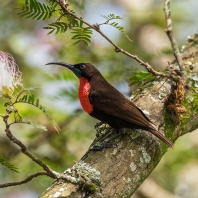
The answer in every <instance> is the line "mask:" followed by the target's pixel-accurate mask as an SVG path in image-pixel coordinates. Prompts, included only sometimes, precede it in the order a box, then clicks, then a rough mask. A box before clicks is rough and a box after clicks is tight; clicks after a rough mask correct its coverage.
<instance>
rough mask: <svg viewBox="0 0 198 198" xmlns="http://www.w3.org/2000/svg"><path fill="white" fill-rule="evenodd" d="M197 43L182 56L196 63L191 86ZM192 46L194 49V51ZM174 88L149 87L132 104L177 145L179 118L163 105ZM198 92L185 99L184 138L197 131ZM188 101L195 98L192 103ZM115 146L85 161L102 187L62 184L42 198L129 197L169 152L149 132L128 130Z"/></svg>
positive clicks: (165, 84)
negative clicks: (55, 196)
mask: <svg viewBox="0 0 198 198" xmlns="http://www.w3.org/2000/svg"><path fill="white" fill-rule="evenodd" d="M197 42H198V35H195V36H194V37H193V39H192V40H191V43H188V45H187V46H186V47H185V48H184V49H185V50H184V52H183V57H184V60H188V59H189V57H191V61H193V65H194V67H193V68H192V65H186V69H188V71H190V72H189V74H188V75H189V76H187V78H188V82H189V81H190V82H189V83H191V84H193V83H194V82H193V78H191V77H192V76H197V75H198V67H197V65H198V64H197V62H198V59H197V58H196V57H197V55H198V48H197V45H196V43H197ZM193 43H194V44H193ZM189 46H191V47H193V50H191V47H189ZM192 57H193V58H192ZM189 68H191V69H189ZM172 85H173V84H172V81H165V82H162V81H154V82H152V83H147V84H145V85H144V86H143V87H141V88H140V89H138V90H137V91H136V92H135V93H134V94H133V102H134V103H135V104H136V105H137V106H138V107H140V108H141V109H142V110H144V111H146V112H149V113H148V116H149V118H150V119H151V120H152V122H153V123H155V125H156V126H157V129H158V130H159V131H161V132H164V133H165V135H166V137H168V138H169V139H171V140H173V141H175V140H176V139H177V138H179V136H178V133H177V131H178V125H177V123H176V121H177V118H176V115H174V114H170V113H169V112H167V110H166V109H165V107H164V101H166V98H167V96H168V95H169V94H170V93H171V91H172V90H171V89H172ZM195 89H196V90H195ZM197 91H198V89H197V88H195V87H193V86H191V87H189V88H188V90H187V94H186V95H185V100H184V103H185V104H184V106H185V108H186V110H187V112H186V113H184V114H183V117H182V118H181V124H180V125H179V127H180V130H181V131H182V133H181V134H182V135H184V134H185V133H188V132H191V131H193V130H195V129H196V128H198V122H197V119H198V108H197V102H198V101H197V100H198V98H197ZM115 97H116V96H115ZM188 98H193V101H192V100H190V99H188ZM116 145H117V146H116V147H115V148H109V149H106V150H102V151H99V152H97V151H90V152H88V154H87V155H86V156H84V157H83V160H84V162H85V163H87V164H88V165H89V166H91V167H92V168H95V169H96V170H97V171H99V172H100V180H101V185H97V184H94V185H90V184H89V187H90V186H91V187H92V188H91V189H92V191H90V188H89V187H87V188H85V187H84V186H83V185H81V184H71V183H69V182H64V181H62V180H61V181H57V182H55V183H54V185H53V186H52V187H50V188H49V189H48V190H47V191H46V192H44V193H43V195H41V196H40V198H47V197H50V196H53V195H54V194H55V193H59V197H64V198H66V197H69V198H76V197H82V195H84V196H85V197H88V196H89V195H90V196H91V197H96V198H101V197H113V198H116V197H130V196H131V195H132V194H133V192H135V191H136V189H137V188H138V187H139V185H140V184H141V183H142V182H143V181H144V180H145V179H146V178H147V177H148V175H149V174H150V173H151V172H152V171H153V169H154V168H155V167H156V165H157V164H158V163H159V162H160V159H161V158H162V156H163V155H164V154H165V153H166V151H167V145H165V144H164V143H163V142H161V141H160V140H159V139H156V138H155V137H153V136H152V135H151V134H150V133H148V132H146V131H141V132H139V131H130V130H129V131H128V135H127V134H125V135H122V136H121V137H119V138H117V139H116ZM93 189H94V190H93Z"/></svg>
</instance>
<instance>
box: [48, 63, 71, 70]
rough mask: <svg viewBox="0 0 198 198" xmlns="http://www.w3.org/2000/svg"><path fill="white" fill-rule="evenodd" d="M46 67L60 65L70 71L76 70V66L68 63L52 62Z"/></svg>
mask: <svg viewBox="0 0 198 198" xmlns="http://www.w3.org/2000/svg"><path fill="white" fill-rule="evenodd" d="M45 65H60V66H63V67H67V68H68V69H70V70H73V69H74V65H71V64H68V63H63V62H50V63H47V64H45Z"/></svg>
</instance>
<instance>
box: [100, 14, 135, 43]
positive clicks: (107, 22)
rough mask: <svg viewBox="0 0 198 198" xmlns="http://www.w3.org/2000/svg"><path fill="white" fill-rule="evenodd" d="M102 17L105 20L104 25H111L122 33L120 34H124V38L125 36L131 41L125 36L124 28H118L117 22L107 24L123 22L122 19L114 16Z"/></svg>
mask: <svg viewBox="0 0 198 198" xmlns="http://www.w3.org/2000/svg"><path fill="white" fill-rule="evenodd" d="M102 17H103V18H105V19H106V21H105V22H104V24H106V25H111V26H113V27H114V28H116V29H118V30H119V31H120V32H122V33H123V34H124V36H125V37H126V38H127V39H128V40H129V41H132V40H131V39H130V38H129V36H128V35H127V34H126V32H125V30H124V27H122V26H119V25H118V23H117V22H112V23H109V21H111V20H118V19H119V20H123V18H122V17H120V16H115V15H114V14H109V15H107V16H104V15H102ZM104 24H103V25H104Z"/></svg>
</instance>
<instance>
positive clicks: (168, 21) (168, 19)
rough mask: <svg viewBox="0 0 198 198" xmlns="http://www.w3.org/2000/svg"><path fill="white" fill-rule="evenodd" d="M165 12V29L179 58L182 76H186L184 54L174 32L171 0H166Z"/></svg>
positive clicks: (177, 58)
mask: <svg viewBox="0 0 198 198" xmlns="http://www.w3.org/2000/svg"><path fill="white" fill-rule="evenodd" d="M164 12H165V17H166V25H167V29H166V30H165V32H166V33H167V35H168V38H169V40H170V42H171V45H172V48H173V51H174V55H175V58H176V60H177V63H178V66H179V68H180V72H181V76H182V77H185V74H186V71H185V67H184V63H183V60H182V55H181V53H180V51H179V48H178V45H177V41H176V39H175V37H174V34H173V28H172V19H171V11H170V0H165V2H164Z"/></svg>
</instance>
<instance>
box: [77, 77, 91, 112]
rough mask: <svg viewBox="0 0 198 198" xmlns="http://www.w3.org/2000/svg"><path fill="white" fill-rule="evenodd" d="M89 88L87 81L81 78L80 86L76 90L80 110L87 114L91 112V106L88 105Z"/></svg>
mask: <svg viewBox="0 0 198 198" xmlns="http://www.w3.org/2000/svg"><path fill="white" fill-rule="evenodd" d="M90 88H91V85H90V83H89V81H88V80H87V79H86V78H84V77H81V78H80V86H79V90H78V97H79V100H80V103H81V106H82V108H83V109H84V110H85V111H86V112H87V113H89V114H90V113H91V112H92V111H93V105H92V104H90V101H89V92H90Z"/></svg>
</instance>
